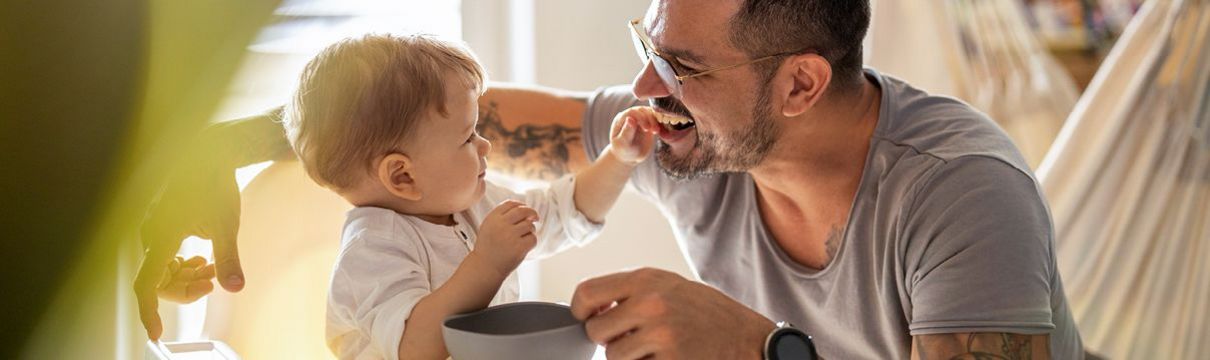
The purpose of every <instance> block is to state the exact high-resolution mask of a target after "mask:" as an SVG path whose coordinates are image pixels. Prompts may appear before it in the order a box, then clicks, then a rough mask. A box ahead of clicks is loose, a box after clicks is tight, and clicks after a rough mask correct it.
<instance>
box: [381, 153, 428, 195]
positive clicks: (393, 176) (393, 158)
mask: <svg viewBox="0 0 1210 360" xmlns="http://www.w3.org/2000/svg"><path fill="white" fill-rule="evenodd" d="M413 164H414V163H413V162H412V159H411V158H409V157H408V156H407V155H404V154H399V153H393V154H388V155H386V156H383V157H382V160H379V161H378V182H380V183H382V186H383V187H386V189H387V191H390V192H391V194H394V195H395V196H398V197H400V198H403V199H404V200H409V201H417V200H420V198H421V197H422V194H421V193H420V189H419V188H418V187H416V179H414V178H412V175H411V173H410V172H411V171H412V170H413V169H412V166H413Z"/></svg>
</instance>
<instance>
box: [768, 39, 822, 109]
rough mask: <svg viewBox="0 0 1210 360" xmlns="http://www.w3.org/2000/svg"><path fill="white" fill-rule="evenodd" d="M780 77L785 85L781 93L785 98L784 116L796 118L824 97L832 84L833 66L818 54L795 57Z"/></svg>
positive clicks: (787, 64) (791, 58) (790, 60)
mask: <svg viewBox="0 0 1210 360" xmlns="http://www.w3.org/2000/svg"><path fill="white" fill-rule="evenodd" d="M778 77H779V78H781V79H780V82H781V83H782V84H784V85H783V86H781V87H780V88H781V89H780V90H781V91H780V92H779V93H781V94H784V96H785V98H784V99H785V102H784V105H783V106H782V116H785V117H795V116H798V115H802V114H803V113H805V112H807V110H809V109H810V108H811V107H812V106H815V103H816V102H817V101H819V99H820V98H822V97H823V94H824V92H825V91H826V90H827V89H828V84H831V83H832V65H831V64H829V63H828V60H827V59H824V57H823V56H820V55H818V54H802V55H795V56H792V57H790V59H789V61H788V62H787V63H786V66H785V67H784V68H783V69H782V73H781V74H779V75H778ZM787 80H788V81H787Z"/></svg>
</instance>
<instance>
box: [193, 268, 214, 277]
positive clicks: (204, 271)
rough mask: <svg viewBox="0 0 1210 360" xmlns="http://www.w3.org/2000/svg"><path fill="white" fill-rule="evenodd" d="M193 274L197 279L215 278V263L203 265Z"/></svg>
mask: <svg viewBox="0 0 1210 360" xmlns="http://www.w3.org/2000/svg"><path fill="white" fill-rule="evenodd" d="M193 276H194V277H195V278H196V279H205V280H206V281H209V280H210V279H213V278H214V276H215V270H214V264H206V266H202V268H201V269H199V270H198V271H197V272H196V273H195V274H194V275H193Z"/></svg>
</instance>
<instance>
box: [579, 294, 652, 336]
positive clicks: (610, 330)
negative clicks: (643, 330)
mask: <svg viewBox="0 0 1210 360" xmlns="http://www.w3.org/2000/svg"><path fill="white" fill-rule="evenodd" d="M625 305H626V304H625V303H622V304H618V306H616V307H613V308H611V309H609V311H606V312H603V313H599V315H596V316H593V317H592V318H591V319H588V321H586V322H585V323H584V330H585V331H586V332H587V333H588V338H589V339H592V342H595V343H597V344H606V343H609V342H610V341H613V340H615V339H617V338H618V336H621V335H622V334H625V333H628V332H630V331H632V330H634V329H636V328H638V327H639V325H640V324H641V323H642V322H643V319H644V318H643V317H642V316H640V314H638V313H637V312H636V311H635V310H634V307H631V306H625Z"/></svg>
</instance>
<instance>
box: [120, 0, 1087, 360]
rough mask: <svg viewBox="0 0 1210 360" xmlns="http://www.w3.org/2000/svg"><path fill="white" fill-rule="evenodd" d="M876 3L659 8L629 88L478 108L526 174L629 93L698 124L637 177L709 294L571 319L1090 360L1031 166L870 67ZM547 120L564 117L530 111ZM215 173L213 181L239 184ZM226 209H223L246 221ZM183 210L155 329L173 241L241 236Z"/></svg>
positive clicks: (651, 282) (868, 349) (714, 335)
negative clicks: (201, 234) (201, 235)
mask: <svg viewBox="0 0 1210 360" xmlns="http://www.w3.org/2000/svg"><path fill="white" fill-rule="evenodd" d="M868 7H869V6H868V3H867V2H866V1H824V0H799V1H769V0H765V1H761V0H732V1H712V2H700V1H687V0H657V1H653V3H652V5H651V7H650V8H649V9H648V11H647V14H646V16H645V17H644V18H642V19H641V20H636V21H634V22H632V23H631V31H632V36H633V37H634V38H635V41H636V46H637V47H638V48H639V49H640V53H641V56H642V57H643V58H644V60H645V61H647V65H646V67H645V68H644V69H643V71H642V72H641V73H640V74H639V75H638V77H636V78H635V81H634V83H633V86H632V88H631V89H619V88H607V89H604V90H601V91H598V92H597V93H596V94H594V95H592V96H591V97H590V98H589V99H588V100H587V102H585V103H582V102H579V101H577V100H576V99H574V97H571V96H561V95H559V94H555V93H552V92H543V91H536V90H519V89H494V90H491V91H489V93H488V95H486V96H484V97H483V99H482V100H481V101H482V102H483V104H482V107H483V109H484V110H482V113H483V114H482V115H481V123H482V124H481V128H482V130H483V132H484V133H485V134H489V136H491V140H492V141H493V142H494V143H495V145H496V146H494V148H495V149H498V150H496V151H497V152H498V153H497V154H496V155H495V156H494V158H493V161H494V162H495V163H493V167H494V168H496V169H500V168H505V169H513V170H520V171H514V173H516V172H521V173H522V174H525V173H528V174H535V173H538V174H546V175H558V174H562V173H565V172H566V171H567V170H568V169H574V168H577V167H579V166H582V165H583V164H585V163H587V160H588V158H589V157H595V156H596V155H597V154H599V152H600V151H601V149H602V148H603V147H604V145H605V144H608V139H607V136H608V135H607V134H608V130H609V129H608V123H609V120H610V119H612V116H613V114H616V113H617V112H618V111H620V110H622V109H625V108H626V107H628V106H631V105H634V104H635V103H636V101H635V99H634V98H635V97H637V98H639V99H641V100H647V101H649V103H650V104H651V105H653V106H654V107H656V108H657V109H658V110H659V111H661V112H664V113H666V114H670V115H678V116H681V117H684V118H688V119H690V120H691V121H689V122H686V121H676V120H673V121H669V122H670V124H665V125H664V126H663V129H662V130H661V133H660V141H659V142H658V144H657V149H656V154H655V155H656V159H655V160H656V161H649V162H647V163H646V164H644V165H643V166H641V167H640V168H639V169H638V170H636V173H635V175H634V176H633V177H632V179H631V185H633V186H634V187H635V188H636V189H637V190H638V191H639V192H640V193H642V194H643V195H644V196H646V197H648V198H650V199H652V200H653V201H655V202H656V203H658V204H659V205H660V208H661V209H662V210H663V211H664V213H665V215H666V216H668V217H669V218H670V220H671V221H672V223H673V225H674V227H675V229H676V235H677V237H678V240H679V242H680V244H681V245H682V246H683V247H684V248H685V250H686V252H687V254H688V255H689V260H690V262H691V265H692V267H693V268H694V270H695V272H696V273H697V275H698V276H699V277H700V278H701V280H702V281H703V282H704V284H703V283H698V282H693V281H689V280H687V279H684V278H681V277H679V276H677V275H674V274H672V273H668V272H665V271H661V270H655V269H640V270H636V271H630V272H623V273H617V274H612V275H606V276H602V277H599V278H595V279H590V280H587V281H585V282H583V283H581V284H580V286H579V287H578V288H577V290H576V292H575V294H574V296H573V300H572V311H573V313H574V314H575V315H576V316H577V317H580V318H582V319H586V322H587V325H586V329H587V331H588V335H589V336H590V337H591V338H592V339H593V340H595V341H597V342H600V343H603V344H605V346H606V352H607V355H608V356H609V357H610V358H611V359H639V358H647V357H654V358H687V359H703V358H725V359H734V358H761V357H762V356H763V355H771V356H778V355H782V358H784V355H785V353H779V352H778V351H780V350H785V349H787V348H794V347H798V348H802V349H809V348H811V347H814V348H815V349H816V350H817V351H818V353H819V355H821V356H822V357H825V358H840V359H849V358H868V359H890V358H909V357H910V358H918V359H935V358H941V359H950V358H997V359H999V358H1008V359H1015V358H1061V359H1072V358H1082V357H1083V350H1082V345H1081V342H1080V338H1079V334H1078V332H1077V331H1076V329H1075V325H1074V322H1073V321H1072V318H1071V314H1070V311H1069V310H1068V308H1067V304H1066V299H1065V296H1064V294H1063V287H1062V282H1061V281H1060V278H1059V274H1058V273H1057V268H1056V266H1055V257H1054V254H1053V247H1054V240H1053V231H1052V229H1051V224H1050V217H1049V211H1048V209H1047V208H1046V204H1045V201H1044V200H1043V197H1042V194H1041V191H1040V190H1039V188H1038V186H1037V183H1036V181H1035V180H1034V179H1033V177H1032V175H1031V173H1030V171H1029V169H1028V167H1027V166H1026V165H1025V161H1024V160H1023V159H1022V158H1021V156H1020V154H1019V153H1018V152H1017V150H1016V149H1015V148H1014V147H1013V145H1012V143H1011V142H1010V141H1009V140H1008V138H1007V137H1006V136H1005V135H1004V134H1003V132H1001V131H1000V130H999V129H998V128H997V127H996V126H995V125H994V124H993V123H992V122H991V121H990V120H989V119H987V118H986V117H985V116H983V115H982V114H980V113H978V112H976V111H975V110H973V109H971V108H970V107H969V106H967V105H965V104H963V103H960V102H958V101H956V100H953V99H949V98H944V97H935V96H931V95H928V94H926V93H924V92H922V91H920V90H917V89H914V88H912V87H911V86H909V85H907V84H905V83H903V82H902V81H899V80H896V79H893V78H890V77H887V76H884V75H881V74H879V73H877V72H875V71H873V70H863V69H862V68H861V40H862V38H863V37H864V35H865V31H866V28H867V27H868V23H869V8H868ZM627 90H631V91H633V96H632V95H631V94H629V93H628V92H627ZM539 109H541V111H543V112H547V113H549V112H550V111H552V110H553V111H555V112H556V113H557V114H565V115H566V117H563V116H557V117H553V118H552V117H542V118H538V117H532V116H530V115H533V114H537V113H538V110H539ZM531 119H532V120H531ZM671 119H676V118H675V117H672V118H671ZM264 122H266V120H265V118H260V119H253V120H249V121H246V122H244V123H236V124H234V125H230V126H231V127H232V128H236V127H241V126H242V127H246V128H248V129H256V128H257V126H260V127H261V129H262V130H263V129H264V126H263V125H256V124H262V123H264ZM672 122H679V124H675V125H674V124H671V123H672ZM216 131H218V130H216ZM232 132H234V133H240V134H248V133H254V132H255V130H246V131H232ZM276 136H280V135H279V134H274V135H261V136H252V138H256V139H264V138H274V137H276ZM274 141H280V139H276V138H274ZM577 142H582V145H583V146H584V147H585V150H586V153H587V154H586V155H587V156H584V155H585V154H582V153H581V152H580V151H579V150H578V149H577V148H575V147H574V146H576V145H581V144H577ZM253 143H261V144H263V143H264V141H260V142H253ZM265 148H274V146H265ZM271 152H272V151H264V152H262V153H261V154H260V157H261V158H263V157H264V156H265V154H267V153H271ZM221 172H223V173H224V174H222V175H221V177H219V176H217V175H211V176H209V178H218V179H224V180H222V181H218V182H219V183H224V184H225V183H229V182H230V181H229V180H225V179H228V178H229V177H230V174H229V171H221ZM172 193H173V192H172V189H171V188H170V189H169V191H168V192H166V193H165V196H166V197H167V196H169V195H170V194H172ZM236 201H238V199H236ZM219 205H221V206H210V208H223V207H225V209H227V210H225V211H217V212H215V213H216V214H223V215H221V216H218V217H225V218H229V215H226V214H229V213H232V212H235V211H237V210H238V202H236V204H235V205H234V206H232V205H231V201H226V202H222V203H220V204H219ZM179 206H182V207H183V206H185V205H179ZM172 210H174V207H173V205H172V204H170V203H169V202H168V201H165V202H163V203H162V204H161V206H160V207H159V208H158V209H157V210H156V211H153V212H152V215H153V216H152V218H151V219H150V220H149V222H148V228H150V229H167V230H165V231H152V232H150V233H148V234H147V235H148V236H151V237H154V238H153V239H151V240H153V241H154V243H153V245H152V247H151V250H149V253H155V254H157V255H155V256H149V259H152V260H150V261H149V262H148V263H145V264H144V268H143V269H142V270H141V271H140V280H141V281H142V282H141V283H140V284H138V285H141V287H139V289H140V291H141V294H142V295H141V296H140V299H141V303H142V304H143V305H144V308H143V315H144V319H145V323H146V324H148V325H149V329H158V328H156V326H158V321H154V322H148V321H147V320H146V319H148V318H152V319H154V318H153V316H154V313H155V309H154V306H153V305H152V304H154V297H153V296H149V295H147V294H149V293H151V291H150V290H148V289H154V286H150V285H149V284H152V283H157V282H158V280H159V279H158V277H156V276H152V275H150V274H155V273H156V271H158V269H159V268H158V267H157V266H158V265H157V264H159V263H161V261H158V260H156V259H160V258H163V257H165V256H171V253H173V252H175V245H173V244H174V243H176V242H179V236H180V235H182V234H184V232H183V231H182V230H176V229H186V228H188V227H190V226H193V227H200V228H204V229H221V230H207V231H211V232H218V233H222V234H233V233H234V230H232V228H233V227H234V226H233V225H232V224H231V222H227V223H225V224H224V223H223V222H213V223H201V222H199V220H189V219H180V218H173V217H172V216H171V214H172V213H173V211H172ZM180 221H188V223H184V224H182V223H174V222H180ZM216 241H222V242H225V243H226V245H223V246H219V245H218V244H217V243H216V246H215V249H216V252H218V251H219V250H220V249H223V250H228V251H224V252H222V253H219V254H216V256H217V258H218V259H219V260H218V261H219V263H218V266H219V273H220V275H219V276H220V282H222V283H223V284H224V286H225V287H227V288H228V289H229V290H234V289H235V288H238V287H239V285H235V284H242V282H229V281H226V279H227V278H228V277H234V278H241V277H240V276H239V275H238V266H237V265H235V264H238V260H236V259H237V258H236V257H235V256H234V250H233V249H234V246H233V245H234V237H233V236H231V235H226V236H223V237H220V239H216ZM653 241H655V239H653ZM165 244H167V245H165ZM164 254H167V255H164ZM224 261H230V262H231V263H230V264H224ZM144 275H145V276H144ZM145 278H146V279H145ZM147 279H149V280H147ZM232 285H235V286H232ZM202 290H204V291H200V293H204V292H205V291H208V290H207V289H202ZM186 295H187V296H186ZM198 296H200V294H199V292H196V291H195V292H194V293H192V294H184V295H182V292H180V291H178V292H176V298H178V299H182V300H190V299H192V298H196V297H198ZM149 305H150V306H149ZM775 321H788V322H789V323H791V324H793V327H790V326H787V325H775ZM793 328H797V329H800V330H802V331H803V332H805V333H807V334H810V335H811V336H812V337H813V339H811V340H806V339H805V337H803V336H799V335H798V334H797V332H795V331H794V330H792V329H793ZM152 332H154V331H152ZM786 334H791V335H788V336H783V335H786ZM786 339H789V340H786ZM779 349H780V350H779Z"/></svg>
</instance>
